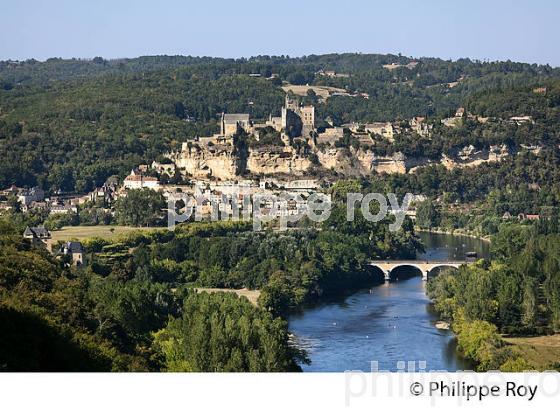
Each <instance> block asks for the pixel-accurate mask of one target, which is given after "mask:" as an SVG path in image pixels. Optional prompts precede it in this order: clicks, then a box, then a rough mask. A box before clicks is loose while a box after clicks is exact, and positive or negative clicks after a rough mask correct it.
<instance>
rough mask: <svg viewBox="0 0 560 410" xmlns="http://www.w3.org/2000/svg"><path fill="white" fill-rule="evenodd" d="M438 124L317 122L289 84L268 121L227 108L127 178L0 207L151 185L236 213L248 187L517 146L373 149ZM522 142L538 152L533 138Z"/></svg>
mask: <svg viewBox="0 0 560 410" xmlns="http://www.w3.org/2000/svg"><path fill="white" fill-rule="evenodd" d="M387 69H391V68H390V67H387ZM323 75H329V76H332V75H334V74H333V73H329V72H327V73H324V74H323ZM331 92H332V91H331ZM467 118H468V119H469V120H472V121H476V122H479V123H486V122H487V121H488V120H489V119H488V118H482V117H479V116H475V115H472V114H470V113H468V112H466V110H465V109H464V108H463V107H459V108H458V109H457V111H456V113H455V115H454V116H453V117H449V118H445V119H443V120H441V123H442V124H443V125H444V126H446V127H450V128H453V127H456V126H458V125H460V124H461V122H462V121H463V120H465V119H467ZM500 121H505V122H509V123H515V124H523V123H527V122H529V123H530V122H532V121H533V120H532V118H531V117H530V116H526V115H523V116H515V117H511V118H509V119H505V120H500ZM327 123H328V121H327ZM433 127H434V125H433V123H431V122H430V121H428V120H427V119H426V118H425V117H415V118H412V119H410V120H408V121H405V122H403V121H394V122H377V123H350V124H343V125H342V126H334V125H333V124H332V123H330V124H328V126H327V127H321V128H318V127H317V124H316V111H315V107H314V106H313V105H303V104H302V103H300V100H299V97H298V96H297V95H296V94H294V93H292V92H291V91H289V92H287V93H286V96H285V102H284V106H283V107H282V108H281V115H280V116H278V117H276V116H272V115H270V116H269V117H268V119H266V121H262V122H258V121H256V120H253V119H252V118H251V116H250V114H248V113H222V114H221V117H220V120H219V132H218V133H216V134H214V135H211V136H200V137H197V138H195V139H194V140H192V141H188V142H184V143H183V144H182V146H181V149H180V150H178V151H171V152H169V153H167V154H166V155H165V156H164V158H163V160H160V161H159V162H158V161H153V162H152V163H151V164H138V166H137V167H136V168H134V169H132V170H131V172H130V174H129V175H128V176H126V178H124V180H122V181H119V180H117V179H115V178H110V179H109V180H107V182H106V183H105V184H103V186H101V187H98V188H95V189H94V190H93V191H91V192H89V193H87V194H85V195H76V194H72V193H64V192H60V191H58V192H56V193H54V194H53V195H51V196H50V197H46V196H45V192H44V191H43V190H42V189H41V188H39V187H32V188H18V187H15V186H12V187H9V188H7V189H5V190H3V191H1V192H0V212H1V211H2V210H9V209H12V208H14V207H17V208H18V209H19V210H21V211H23V212H40V213H43V214H45V215H67V216H68V215H70V216H71V215H75V214H77V213H78V209H79V207H83V206H85V205H86V204H90V205H89V206H91V204H95V205H96V206H99V207H100V208H101V209H104V210H105V211H104V212H106V213H108V214H109V215H112V214H114V211H113V209H112V207H113V204H114V203H115V201H116V200H117V199H118V198H119V197H123V196H126V194H127V192H129V191H130V190H136V189H151V190H155V191H159V192H161V193H162V194H163V196H164V197H165V198H168V197H169V196H170V195H172V194H174V193H177V192H184V193H190V194H192V195H195V196H196V197H197V198H201V201H202V202H201V203H199V204H198V206H199V209H202V213H203V214H204V215H206V216H209V215H210V214H211V212H212V203H218V204H219V207H220V212H226V213H230V214H231V213H232V204H233V203H236V204H237V205H238V207H240V208H242V202H243V196H244V195H254V194H274V193H279V192H282V193H284V194H290V193H291V194H294V195H296V194H298V195H302V194H303V195H304V197H305V196H308V195H310V194H311V193H313V192H317V191H318V190H321V189H323V188H325V187H328V186H329V185H330V184H331V183H332V182H334V181H336V180H337V179H338V178H340V177H356V176H368V175H372V174H375V173H378V174H392V173H398V174H405V173H413V172H415V171H416V170H417V169H419V167H423V166H427V165H432V164H441V165H443V166H444V167H446V168H447V169H453V168H456V167H473V166H477V165H480V164H482V163H488V162H497V161H501V160H503V159H504V158H506V157H507V156H509V155H511V154H513V153H512V152H511V150H510V149H509V148H508V147H507V146H505V145H501V146H490V148H489V149H487V150H477V149H475V148H474V147H473V146H466V147H463V148H462V149H460V150H458V151H457V153H456V155H455V156H454V157H450V156H447V155H445V154H443V153H442V154H441V158H439V159H437V160H434V159H433V158H423V157H414V156H412V157H411V156H408V157H407V156H406V155H404V154H403V153H400V152H395V153H394V154H393V155H390V156H386V155H385V156H384V155H377V154H375V149H374V148H375V147H376V146H377V145H378V144H380V143H384V144H389V145H390V144H392V143H394V141H395V137H396V136H397V135H399V134H402V133H412V134H416V135H418V136H420V137H423V138H430V137H431V133H432V130H433ZM523 148H524V149H526V150H529V151H532V152H534V153H536V154H538V152H539V147H536V146H524V147H523ZM414 194H416V197H415V199H416V201H419V200H422V198H425V196H424V195H422V193H421V192H416V193H414ZM10 198H12V199H11V200H10ZM13 198H15V199H16V200H15V201H14V199H13ZM278 206H279V207H284V209H287V210H288V211H287V212H291V213H298V212H304V211H305V210H304V209H300V208H298V207H297V206H296V204H295V203H293V202H290V203H289V204H278ZM411 216H414V212H413V211H412V212H411Z"/></svg>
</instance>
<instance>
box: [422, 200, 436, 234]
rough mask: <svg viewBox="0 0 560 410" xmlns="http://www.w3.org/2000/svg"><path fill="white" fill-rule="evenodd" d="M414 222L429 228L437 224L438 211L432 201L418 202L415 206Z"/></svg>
mask: <svg viewBox="0 0 560 410" xmlns="http://www.w3.org/2000/svg"><path fill="white" fill-rule="evenodd" d="M416 223H417V224H418V226H419V227H420V228H423V229H431V228H434V227H437V226H439V223H440V212H439V210H438V209H437V208H436V207H435V205H434V204H433V202H432V201H430V200H426V201H422V202H420V203H419V204H418V207H417V208H416Z"/></svg>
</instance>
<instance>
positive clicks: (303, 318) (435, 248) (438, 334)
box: [289, 232, 489, 372]
mask: <svg viewBox="0 0 560 410" xmlns="http://www.w3.org/2000/svg"><path fill="white" fill-rule="evenodd" d="M419 236H420V238H421V239H422V242H423V243H424V244H425V247H426V252H425V253H422V254H419V255H418V258H419V259H424V260H442V259H448V258H449V259H456V260H461V259H464V254H465V252H468V251H476V252H477V253H478V257H488V256H489V244H488V243H487V242H484V241H482V240H479V239H476V238H471V237H466V236H454V235H446V234H434V233H427V232H420V233H419ZM401 269H403V270H406V268H401ZM413 272H414V271H412V270H409V272H403V273H405V274H406V273H413ZM425 286H426V282H424V281H422V279H421V277H420V275H419V273H418V276H412V277H411V278H409V279H405V280H399V281H396V282H391V283H385V284H382V285H378V286H374V287H372V288H371V289H363V290H360V291H358V292H355V293H352V294H350V295H345V296H340V297H338V298H335V299H331V300H325V301H323V302H322V303H321V304H318V305H314V306H311V307H307V308H305V309H304V310H303V311H302V312H301V313H298V314H295V315H292V316H291V317H290V318H289V327H290V331H291V332H292V333H293V334H294V335H295V340H296V342H297V343H298V344H299V345H300V346H301V347H303V348H305V349H306V350H307V352H308V354H309V358H310V359H311V364H310V365H303V366H302V368H303V370H304V371H311V372H340V371H345V370H362V371H370V370H371V366H372V361H373V362H374V363H376V364H374V365H375V366H377V368H378V369H379V370H389V371H396V370H401V369H402V368H401V366H402V363H403V361H404V362H406V363H407V366H408V362H414V366H415V367H416V368H418V367H420V366H421V367H424V366H425V369H426V370H442V371H443V370H446V371H456V370H463V369H469V368H470V367H469V364H468V363H467V362H466V361H464V360H462V359H461V357H460V356H458V355H457V353H456V349H455V340H454V337H453V333H452V332H451V331H449V330H439V329H436V328H435V327H434V323H435V321H436V320H437V316H436V315H435V314H434V312H432V309H431V308H430V301H429V299H428V298H427V296H426V288H425Z"/></svg>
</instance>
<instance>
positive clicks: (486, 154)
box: [441, 145, 510, 169]
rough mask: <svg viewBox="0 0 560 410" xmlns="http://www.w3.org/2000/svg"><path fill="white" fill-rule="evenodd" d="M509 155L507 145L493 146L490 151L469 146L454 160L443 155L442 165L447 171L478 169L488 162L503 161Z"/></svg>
mask: <svg viewBox="0 0 560 410" xmlns="http://www.w3.org/2000/svg"><path fill="white" fill-rule="evenodd" d="M509 155H510V152H509V148H508V147H507V146H506V145H500V146H498V145H491V146H490V148H489V149H482V150H476V148H475V147H473V146H472V145H469V146H467V147H464V148H463V149H461V150H460V151H459V152H458V154H457V155H456V156H455V157H453V158H450V157H448V156H446V155H445V154H443V155H442V159H441V163H442V164H443V165H444V166H445V167H446V168H447V169H453V168H461V167H476V166H478V165H481V164H484V163H487V162H498V161H502V160H503V159H505V158H507V157H508V156H509Z"/></svg>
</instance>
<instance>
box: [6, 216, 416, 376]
mask: <svg viewBox="0 0 560 410" xmlns="http://www.w3.org/2000/svg"><path fill="white" fill-rule="evenodd" d="M344 215H345V213H344V212H343V210H342V209H341V210H339V212H338V213H337V214H336V216H335V218H333V219H332V220H330V221H328V223H325V225H324V226H323V227H322V229H321V230H320V231H318V230H303V231H288V232H285V233H275V232H272V231H266V232H252V231H251V224H250V223H241V222H238V223H235V222H212V223H189V224H186V225H181V226H179V227H178V229H176V230H175V231H173V232H172V231H167V230H158V231H155V232H153V233H138V234H130V235H129V236H125V237H122V238H120V239H118V240H114V241H108V240H105V239H102V238H93V239H90V240H87V241H84V245H85V247H86V249H87V252H88V255H89V257H88V261H87V267H86V268H84V269H77V268H71V267H69V266H68V265H67V263H66V261H65V260H64V258H56V257H54V256H53V255H51V254H50V253H48V252H47V251H46V250H44V249H38V248H34V247H32V246H31V244H30V243H29V242H27V241H26V240H23V239H22V238H21V229H18V227H17V226H15V225H14V223H13V221H11V220H10V218H9V217H6V216H5V217H3V218H2V219H1V220H0V316H1V318H2V320H0V330H1V333H2V340H1V341H0V368H1V369H3V370H8V371H18V370H42V371H61V370H66V371H70V370H72V371H77V370H80V371H92V370H96V371H109V370H112V371H146V370H150V371H294V370H298V369H299V364H300V363H304V362H305V361H306V360H307V358H306V355H305V352H303V351H301V350H299V349H298V348H296V347H294V346H293V345H292V344H291V343H289V338H288V331H287V323H286V321H285V319H284V317H285V316H286V314H288V313H289V312H292V311H294V310H296V309H298V308H300V307H301V306H302V305H303V304H304V303H306V302H311V301H315V300H317V299H318V298H319V297H320V296H322V295H324V294H328V293H334V292H338V291H340V289H352V288H357V287H361V286H366V285H371V284H374V283H379V282H382V281H383V278H382V277H380V276H379V275H378V274H377V273H376V272H373V271H372V270H371V269H370V267H369V266H368V265H367V262H368V261H369V258H370V257H371V256H372V255H377V256H378V257H411V256H412V255H414V253H415V252H416V250H417V249H419V248H420V247H421V245H420V243H419V241H418V239H417V237H416V236H415V234H414V231H413V229H412V224H411V223H410V221H408V222H407V223H406V226H405V229H404V230H402V231H399V232H397V233H393V232H390V231H389V229H388V222H384V223H380V224H372V223H367V222H366V221H365V220H364V218H363V217H362V216H361V215H358V217H357V218H356V222H355V223H354V224H351V225H350V224H346V222H345V218H344ZM199 287H203V288H204V287H234V288H240V287H248V288H250V289H259V290H260V291H261V295H260V298H259V301H258V304H259V306H258V307H257V306H253V305H252V304H251V303H250V302H249V301H248V300H246V299H245V298H238V297H237V296H236V295H232V294H222V293H212V294H205V293H197V292H196V291H195V290H194V289H195V288H199ZM76 363H79V364H78V365H77V364H76Z"/></svg>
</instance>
